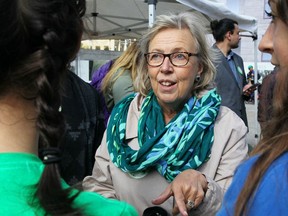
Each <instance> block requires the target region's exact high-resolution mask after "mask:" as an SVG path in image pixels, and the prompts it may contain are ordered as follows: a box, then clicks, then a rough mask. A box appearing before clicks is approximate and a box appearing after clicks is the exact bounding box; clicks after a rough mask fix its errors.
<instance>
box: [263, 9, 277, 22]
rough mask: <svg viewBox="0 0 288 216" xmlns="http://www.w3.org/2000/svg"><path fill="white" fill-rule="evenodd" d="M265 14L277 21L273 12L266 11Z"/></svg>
mask: <svg viewBox="0 0 288 216" xmlns="http://www.w3.org/2000/svg"><path fill="white" fill-rule="evenodd" d="M265 13H266V15H267V16H268V17H269V18H271V19H272V20H274V19H275V16H274V15H273V14H272V13H271V12H268V11H266V10H265Z"/></svg>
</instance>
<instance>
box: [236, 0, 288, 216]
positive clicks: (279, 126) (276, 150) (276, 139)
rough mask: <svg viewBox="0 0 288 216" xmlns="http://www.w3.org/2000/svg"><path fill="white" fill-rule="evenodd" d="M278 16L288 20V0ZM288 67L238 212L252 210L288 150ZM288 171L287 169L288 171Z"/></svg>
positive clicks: (279, 82)
mask: <svg viewBox="0 0 288 216" xmlns="http://www.w3.org/2000/svg"><path fill="white" fill-rule="evenodd" d="M275 2H276V10H277V16H279V18H280V19H281V20H282V21H283V22H285V23H286V24H287V28H288V15H287V11H288V0H275ZM287 92H288V68H281V69H279V72H278V74H277V77H276V85H275V91H274V98H273V113H272V119H271V120H270V121H269V122H268V123H267V125H266V126H265V127H264V128H263V130H262V134H261V140H260V142H259V143H258V145H257V146H256V147H255V148H254V149H253V151H252V152H251V156H253V155H259V157H258V159H257V161H256V162H255V164H254V165H253V167H252V169H251V170H250V172H249V175H248V178H247V179H246V182H245V184H244V187H243V189H242V191H241V193H240V195H239V196H238V199H237V202H236V204H235V212H234V215H235V216H240V215H245V214H246V212H247V211H248V210H249V206H248V202H249V200H250V199H253V195H254V193H255V192H256V189H257V186H258V185H259V184H260V182H261V179H262V177H263V176H264V174H265V172H266V171H267V169H268V168H269V166H270V165H271V164H272V163H273V162H274V161H275V160H276V159H277V158H279V157H280V156H281V155H283V154H284V153H287V152H288V143H287V140H288V97H287ZM287 172H288V171H287Z"/></svg>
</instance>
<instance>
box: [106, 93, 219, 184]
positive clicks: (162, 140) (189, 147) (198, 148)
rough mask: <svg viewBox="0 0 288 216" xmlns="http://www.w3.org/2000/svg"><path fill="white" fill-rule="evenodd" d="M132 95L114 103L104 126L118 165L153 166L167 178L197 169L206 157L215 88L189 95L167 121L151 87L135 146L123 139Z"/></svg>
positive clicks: (131, 169)
mask: <svg viewBox="0 0 288 216" xmlns="http://www.w3.org/2000/svg"><path fill="white" fill-rule="evenodd" d="M134 97H135V94H133V95H131V96H128V97H127V98H126V99H124V100H123V101H122V102H120V103H118V104H117V105H116V106H115V107H114V109H113V111H112V113H111V116H110V121H109V124H108V128H107V145H108V151H109V154H110V158H111V160H112V162H113V163H114V164H115V165H116V166H117V167H118V168H120V169H121V170H123V171H124V172H128V173H133V172H139V171H147V170H148V169H150V168H156V169H157V171H158V172H159V173H160V174H161V175H162V176H164V177H165V178H166V179H167V180H168V181H169V182H171V181H173V179H174V178H175V177H176V176H177V175H178V174H179V173H181V172H182V171H184V170H186V169H197V168H198V167H199V166H200V165H201V164H203V163H204V162H206V161H207V160H208V159H209V158H210V150H211V147H212V144H213V141H214V122H215V120H216V117H217V114H218V111H219V108H220V103H221V99H220V96H219V95H218V94H217V93H216V90H215V89H213V90H210V91H209V92H208V93H206V94H205V95H204V96H203V97H202V98H200V99H197V98H196V97H195V96H194V97H192V98H190V100H189V101H188V102H187V103H186V104H185V105H184V107H183V109H182V111H181V112H180V113H178V114H177V115H176V116H175V117H174V118H173V119H172V120H171V121H170V122H169V123H168V124H167V125H165V122H164V118H163V115H160V113H162V110H161V107H160V106H159V104H158V101H157V98H156V96H155V95H154V93H153V92H152V91H151V92H150V93H149V95H148V96H147V97H146V98H145V99H144V102H143V104H142V107H141V114H140V118H139V121H138V142H139V146H140V149H139V150H133V149H131V148H130V147H129V146H128V143H127V141H126V140H125V132H126V119H127V114H128V109H129V105H130V103H131V101H132V100H133V99H134ZM127 129H128V130H129V128H127Z"/></svg>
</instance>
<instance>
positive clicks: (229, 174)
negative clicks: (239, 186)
mask: <svg viewBox="0 0 288 216" xmlns="http://www.w3.org/2000/svg"><path fill="white" fill-rule="evenodd" d="M221 112H222V113H221V114H220V117H219V118H218V119H217V121H216V123H215V128H214V137H215V140H214V144H213V147H212V150H211V151H212V152H211V153H212V154H211V158H210V160H209V161H208V162H207V163H206V164H204V166H203V167H202V168H201V169H200V170H199V171H201V172H202V173H203V174H204V175H205V176H206V178H207V181H208V190H207V192H206V194H205V198H204V200H203V202H202V203H201V204H200V206H199V207H198V208H197V209H195V210H192V211H193V215H215V214H216V212H217V211H218V210H219V209H220V207H221V204H222V200H223V196H224V193H225V192H226V190H227V189H228V187H229V186H230V184H231V181H232V178H233V175H234V172H235V170H236V168H237V167H238V165H239V164H241V162H242V161H244V160H245V159H247V158H248V145H247V143H246V134H247V127H246V126H245V124H244V122H243V121H242V120H241V119H240V118H239V117H238V116H237V115H236V114H235V113H234V112H233V111H231V110H230V109H229V108H227V107H222V110H221Z"/></svg>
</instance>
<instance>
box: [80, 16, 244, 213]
mask: <svg viewBox="0 0 288 216" xmlns="http://www.w3.org/2000/svg"><path fill="white" fill-rule="evenodd" d="M140 47H141V52H142V53H144V56H143V58H142V59H141V60H140V64H139V65H138V70H139V71H138V74H137V77H136V80H135V83H134V84H135V86H136V87H137V88H138V89H137V90H138V92H139V93H136V94H134V95H132V96H130V97H128V98H126V99H125V100H124V101H122V102H121V103H119V104H117V105H116V106H115V107H114V109H113V111H112V114H111V117H110V120H109V123H108V128H107V130H106V133H105V134H104V138H103V140H102V144H101V146H100V147H99V148H98V150H97V152H96V156H95V158H96V161H95V164H94V170H93V174H92V176H87V177H86V178H85V179H84V182H83V186H84V188H85V189H86V190H91V191H97V192H99V193H101V194H102V195H103V196H105V197H110V198H113V199H119V200H125V201H126V202H128V203H130V204H132V205H133V206H134V207H136V209H137V210H138V213H139V215H142V214H143V213H144V214H143V215H149V211H150V210H151V212H153V213H152V214H150V215H172V214H173V215H177V214H179V215H183V216H187V215H188V214H193V215H214V214H215V213H216V211H217V210H218V209H219V208H220V205H221V201H222V197H223V193H224V192H225V190H226V189H227V187H228V186H229V184H230V181H231V179H232V176H233V173H234V170H235V168H236V167H237V166H238V164H239V163H240V162H241V161H242V160H243V159H245V158H246V156H247V152H248V147H247V145H246V143H245V135H246V133H247V128H246V126H245V125H244V123H243V121H242V120H241V119H240V118H239V117H238V116H237V115H236V114H235V113H234V112H232V111H231V110H230V109H229V108H227V107H222V106H221V98H220V96H219V95H218V94H217V93H216V90H215V88H214V87H213V79H214V76H215V68H214V66H213V64H212V62H211V56H210V54H209V46H208V44H207V41H206V37H205V30H204V29H203V27H202V25H201V20H200V19H199V17H198V16H197V15H193V14H191V13H181V14H179V15H174V14H171V15H161V16H158V17H157V19H156V21H155V23H154V25H153V27H152V28H150V29H149V31H148V32H147V34H146V35H144V36H143V38H142V39H141V41H140ZM156 206H157V207H156ZM159 207H160V208H159ZM160 209H161V210H165V211H166V214H164V213H163V211H160ZM158 210H159V211H158ZM155 212H156V213H155ZM157 213H158V214H157Z"/></svg>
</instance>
